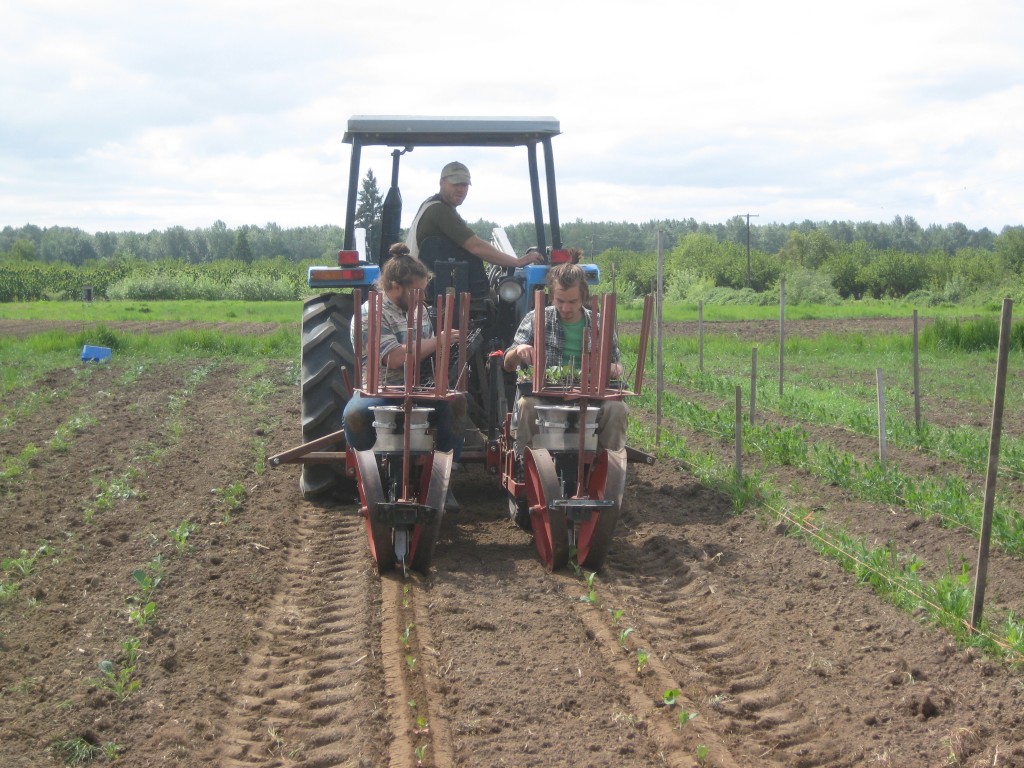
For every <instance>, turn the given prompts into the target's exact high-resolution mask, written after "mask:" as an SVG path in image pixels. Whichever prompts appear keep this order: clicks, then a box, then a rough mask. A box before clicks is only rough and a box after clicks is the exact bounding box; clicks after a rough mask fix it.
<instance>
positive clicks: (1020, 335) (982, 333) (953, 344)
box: [919, 317, 1024, 352]
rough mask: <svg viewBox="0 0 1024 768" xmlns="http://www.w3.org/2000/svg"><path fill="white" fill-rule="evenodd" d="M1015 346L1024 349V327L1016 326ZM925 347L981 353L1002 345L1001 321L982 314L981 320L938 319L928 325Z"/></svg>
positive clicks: (923, 333) (924, 333)
mask: <svg viewBox="0 0 1024 768" xmlns="http://www.w3.org/2000/svg"><path fill="white" fill-rule="evenodd" d="M1010 339H1011V346H1013V347H1015V348H1017V349H1024V326H1022V324H1021V323H1017V324H1016V325H1013V326H1012V328H1011V332H1010ZM919 344H920V347H921V348H922V349H932V350H938V349H943V350H952V351H957V352H980V351H982V350H987V349H996V348H997V347H998V346H999V320H998V319H997V318H995V317H982V318H979V319H977V320H966V321H964V320H960V319H959V318H958V319H954V320H951V319H945V318H941V317H937V318H935V322H934V323H933V324H932V325H930V326H928V327H927V328H924V329H923V330H922V331H921V333H920V337H919Z"/></svg>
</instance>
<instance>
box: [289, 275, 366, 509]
mask: <svg viewBox="0 0 1024 768" xmlns="http://www.w3.org/2000/svg"><path fill="white" fill-rule="evenodd" d="M352 313H353V297H352V295H351V294H339V293H327V294H323V295H321V296H317V297H315V298H312V299H309V300H308V301H306V303H305V304H304V305H303V308H302V441H303V442H304V443H308V442H310V441H311V440H315V439H317V438H318V437H324V436H325V435H329V434H331V433H332V432H336V431H337V430H339V429H341V427H342V422H341V415H342V412H343V411H344V410H345V405H346V404H347V403H348V401H349V390H348V388H347V387H346V386H345V379H344V375H343V373H342V372H343V371H347V372H348V380H349V382H350V383H351V382H352V381H353V375H354V372H355V354H354V353H353V351H352V337H351V333H350V325H351V321H352ZM299 485H300V487H301V488H302V495H303V496H304V497H305V498H307V499H310V498H315V497H317V496H322V495H324V494H328V493H335V494H338V495H342V496H349V497H352V498H355V495H356V485H355V480H354V479H353V478H352V477H349V476H346V475H345V473H344V465H343V464H342V463H341V462H339V463H337V464H303V465H302V477H301V479H300V481H299Z"/></svg>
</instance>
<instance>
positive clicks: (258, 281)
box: [223, 274, 299, 301]
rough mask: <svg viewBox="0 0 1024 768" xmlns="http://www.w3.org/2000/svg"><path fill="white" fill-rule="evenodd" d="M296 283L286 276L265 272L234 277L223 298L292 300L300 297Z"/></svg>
mask: <svg viewBox="0 0 1024 768" xmlns="http://www.w3.org/2000/svg"><path fill="white" fill-rule="evenodd" d="M298 295H299V292H298V290H297V289H296V286H295V284H294V283H292V282H291V281H289V280H286V279H285V278H275V277H271V276H270V275H263V274H258V275H254V274H245V275H238V276H236V277H234V278H233V279H232V280H231V282H230V283H229V284H228V286H227V288H226V289H225V290H224V296H223V298H226V299H237V300H239V301H291V300H293V299H296V298H298Z"/></svg>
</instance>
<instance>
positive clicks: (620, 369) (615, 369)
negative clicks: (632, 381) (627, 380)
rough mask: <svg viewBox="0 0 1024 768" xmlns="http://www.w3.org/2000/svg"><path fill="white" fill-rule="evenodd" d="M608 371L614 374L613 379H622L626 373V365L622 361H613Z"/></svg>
mask: <svg viewBox="0 0 1024 768" xmlns="http://www.w3.org/2000/svg"><path fill="white" fill-rule="evenodd" d="M608 372H609V373H610V374H611V375H612V378H613V379H621V378H622V377H623V375H624V374H625V373H626V366H624V365H623V364H622V363H612V364H611V365H610V366H609V367H608Z"/></svg>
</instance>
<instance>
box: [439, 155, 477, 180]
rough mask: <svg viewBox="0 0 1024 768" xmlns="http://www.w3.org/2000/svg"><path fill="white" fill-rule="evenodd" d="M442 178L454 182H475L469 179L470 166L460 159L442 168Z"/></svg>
mask: <svg viewBox="0 0 1024 768" xmlns="http://www.w3.org/2000/svg"><path fill="white" fill-rule="evenodd" d="M441 179H442V180H443V181H448V182H451V183H452V184H472V183H473V182H472V181H470V180H469V168H467V167H466V166H465V165H463V164H462V163H460V162H458V161H455V162H451V163H448V165H446V166H445V167H444V168H442V169H441Z"/></svg>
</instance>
